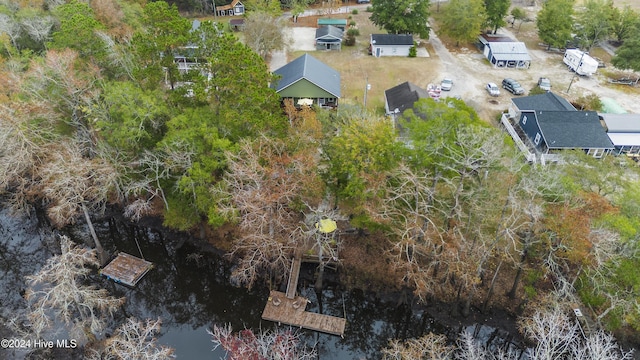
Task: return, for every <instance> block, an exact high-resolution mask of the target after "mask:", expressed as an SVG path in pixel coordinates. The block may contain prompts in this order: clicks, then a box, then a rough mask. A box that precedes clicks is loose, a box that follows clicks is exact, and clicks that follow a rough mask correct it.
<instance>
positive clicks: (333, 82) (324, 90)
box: [272, 54, 340, 108]
mask: <svg viewBox="0 0 640 360" xmlns="http://www.w3.org/2000/svg"><path fill="white" fill-rule="evenodd" d="M273 73H274V74H275V75H278V79H277V80H276V81H275V82H274V84H272V86H273V87H274V88H275V90H276V92H277V93H278V94H279V95H280V98H281V99H282V100H285V99H292V100H293V103H294V105H311V104H315V105H318V106H321V107H329V108H335V107H337V106H338V99H340V73H339V72H337V71H336V70H335V69H333V68H332V67H330V66H329V65H327V64H325V63H323V62H322V61H320V60H318V59H316V58H314V57H313V56H311V55H309V54H304V55H302V56H300V57H299V58H297V59H295V60H293V61H291V62H290V63H288V64H286V65H284V66H282V67H281V68H279V69H277V70H276V71H274V72H273Z"/></svg>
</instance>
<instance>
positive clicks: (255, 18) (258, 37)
mask: <svg viewBox="0 0 640 360" xmlns="http://www.w3.org/2000/svg"><path fill="white" fill-rule="evenodd" d="M284 29H286V22H284V21H283V20H282V19H279V18H277V17H275V16H273V15H270V14H267V13H265V12H260V11H258V12H251V13H250V14H249V15H248V16H247V19H246V21H245V26H244V30H243V33H244V36H245V42H246V44H247V46H249V47H250V48H251V49H253V51H255V52H257V53H258V54H259V55H260V56H261V57H262V58H263V59H266V58H267V56H269V54H271V52H273V51H278V50H283V49H285V48H286V47H287V44H288V42H289V39H287V37H286V34H285V33H284V31H283V30H284Z"/></svg>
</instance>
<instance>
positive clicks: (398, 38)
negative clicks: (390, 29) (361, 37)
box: [369, 34, 413, 57]
mask: <svg viewBox="0 0 640 360" xmlns="http://www.w3.org/2000/svg"><path fill="white" fill-rule="evenodd" d="M369 44H370V45H369V54H371V55H373V56H375V57H381V56H409V49H410V48H411V47H412V46H413V35H407V34H400V35H397V34H371V39H370V41H369Z"/></svg>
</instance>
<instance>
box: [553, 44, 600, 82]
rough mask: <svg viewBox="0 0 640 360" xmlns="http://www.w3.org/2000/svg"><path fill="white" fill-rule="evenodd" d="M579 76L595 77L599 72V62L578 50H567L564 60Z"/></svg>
mask: <svg viewBox="0 0 640 360" xmlns="http://www.w3.org/2000/svg"><path fill="white" fill-rule="evenodd" d="M562 61H564V63H565V64H567V66H569V68H570V69H571V70H573V71H575V72H576V74H578V75H586V76H591V75H593V74H594V73H595V72H596V70H598V61H597V60H596V59H594V58H592V57H591V56H589V54H587V53H585V52H582V51H580V50H578V49H567V51H565V53H564V59H562Z"/></svg>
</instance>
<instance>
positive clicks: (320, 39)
mask: <svg viewBox="0 0 640 360" xmlns="http://www.w3.org/2000/svg"><path fill="white" fill-rule="evenodd" d="M342 35H343V31H342V30H340V28H337V27H335V26H333V25H327V26H323V27H320V28H318V29H317V30H316V49H317V50H340V48H341V47H342Z"/></svg>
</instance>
